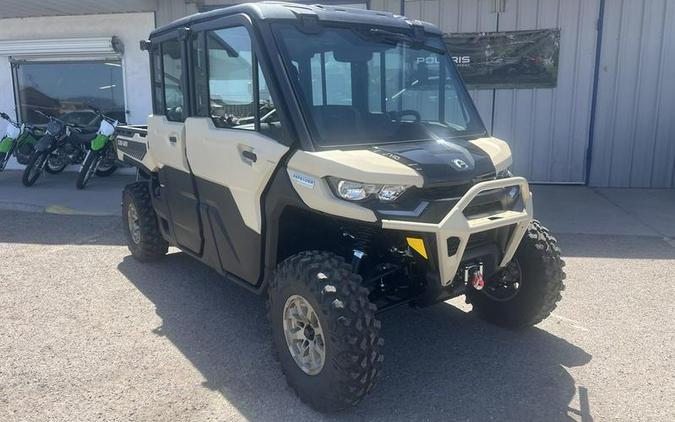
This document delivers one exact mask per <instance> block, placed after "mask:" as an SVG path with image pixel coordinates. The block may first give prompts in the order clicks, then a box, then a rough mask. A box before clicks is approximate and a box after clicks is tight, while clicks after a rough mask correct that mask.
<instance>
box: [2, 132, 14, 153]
mask: <svg viewBox="0 0 675 422" xmlns="http://www.w3.org/2000/svg"><path fill="white" fill-rule="evenodd" d="M13 142H14V140H13V139H12V138H10V137H9V136H6V137H4V138H2V141H0V153H5V154H7V153H8V152H9V151H10V150H11V149H12V143H13Z"/></svg>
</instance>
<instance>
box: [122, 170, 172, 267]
mask: <svg viewBox="0 0 675 422" xmlns="http://www.w3.org/2000/svg"><path fill="white" fill-rule="evenodd" d="M122 219H123V220H124V228H125V232H126V235H127V245H128V247H129V251H131V255H133V257H134V258H136V259H138V260H139V261H142V262H147V261H154V260H157V259H159V258H161V257H162V256H164V255H166V253H167V252H168V249H169V244H168V242H167V241H166V240H164V238H163V237H162V234H161V233H160V231H159V224H158V223H159V222H158V218H157V214H156V213H155V210H154V208H153V207H152V200H151V198H150V189H149V187H148V183H147V182H136V183H132V184H130V185H127V186H126V187H125V188H124V192H123V193H122Z"/></svg>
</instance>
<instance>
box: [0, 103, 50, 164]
mask: <svg viewBox="0 0 675 422" xmlns="http://www.w3.org/2000/svg"><path fill="white" fill-rule="evenodd" d="M0 118H2V119H5V120H7V128H6V129H5V136H4V137H3V138H2V140H0V171H3V170H4V169H5V167H6V166H7V163H8V162H9V159H10V158H11V157H12V155H14V157H16V161H17V162H18V163H19V164H23V165H26V164H28V161H29V160H30V157H31V155H32V153H33V150H34V148H35V143H36V142H37V140H38V139H40V138H41V137H42V136H43V135H44V130H43V129H41V128H38V127H35V126H29V125H26V124H19V123H17V122H15V121H13V120H12V119H10V118H9V116H8V115H7V114H6V113H0Z"/></svg>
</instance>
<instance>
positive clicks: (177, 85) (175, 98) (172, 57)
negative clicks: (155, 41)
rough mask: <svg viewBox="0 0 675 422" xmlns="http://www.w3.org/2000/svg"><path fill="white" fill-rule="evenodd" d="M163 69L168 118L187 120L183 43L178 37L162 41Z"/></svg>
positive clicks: (179, 120)
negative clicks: (184, 103) (181, 43)
mask: <svg viewBox="0 0 675 422" xmlns="http://www.w3.org/2000/svg"><path fill="white" fill-rule="evenodd" d="M162 70H163V75H162V78H163V82H164V109H165V110H166V113H165V114H166V118H167V119H168V120H171V121H174V122H182V121H183V120H185V113H184V110H183V99H184V97H183V95H184V89H183V61H182V56H181V45H180V43H179V41H178V40H177V39H176V40H169V41H165V42H163V43H162Z"/></svg>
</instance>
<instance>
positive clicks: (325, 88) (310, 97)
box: [275, 23, 486, 146]
mask: <svg viewBox="0 0 675 422" xmlns="http://www.w3.org/2000/svg"><path fill="white" fill-rule="evenodd" d="M275 32H276V35H277V39H278V40H280V48H281V50H282V54H283V56H284V61H285V64H286V66H287V69H288V72H289V75H290V77H291V82H292V84H293V85H294V89H295V90H296V92H297V97H298V98H299V100H300V102H301V107H302V109H303V112H304V114H305V116H306V119H307V121H308V124H309V126H310V130H311V132H312V137H313V139H314V142H315V143H317V144H318V145H319V146H349V145H360V144H381V143H389V142H406V141H408V142H409V141H421V140H430V139H434V140H439V139H446V140H447V139H451V138H458V137H470V136H481V135H484V134H485V133H486V131H485V127H484V126H483V123H482V122H481V120H480V117H479V116H478V113H477V112H476V109H475V107H474V105H473V102H472V101H471V98H470V97H469V95H468V94H467V92H466V90H465V89H464V86H463V84H462V82H461V80H460V78H459V75H458V74H457V70H456V69H455V67H454V65H452V62H451V59H450V57H449V56H448V55H447V54H445V48H444V45H443V42H442V40H441V38H440V37H428V38H427V39H426V40H425V42H424V44H422V43H419V42H416V41H415V40H414V39H412V38H410V37H407V36H406V35H404V34H400V33H395V32H390V31H386V30H380V29H363V30H361V29H358V28H355V29H346V28H323V29H322V30H321V31H320V32H319V33H316V34H308V33H303V32H301V31H300V30H299V29H298V28H297V27H296V26H295V25H293V24H285V23H280V24H277V26H276V27H275Z"/></svg>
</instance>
